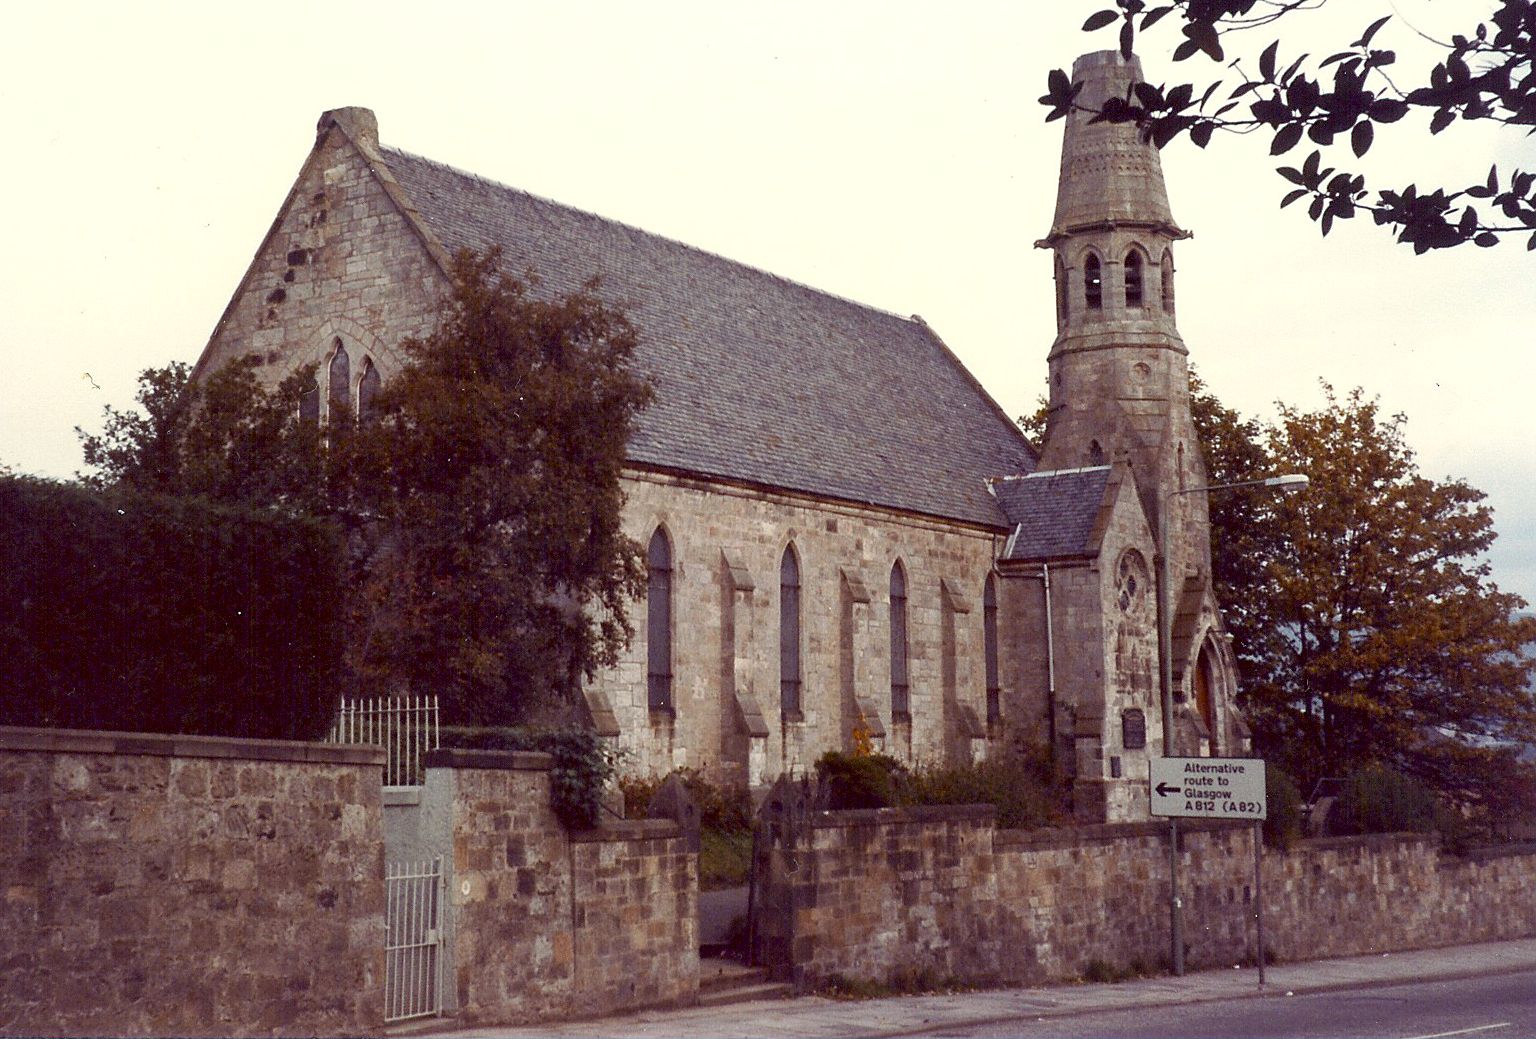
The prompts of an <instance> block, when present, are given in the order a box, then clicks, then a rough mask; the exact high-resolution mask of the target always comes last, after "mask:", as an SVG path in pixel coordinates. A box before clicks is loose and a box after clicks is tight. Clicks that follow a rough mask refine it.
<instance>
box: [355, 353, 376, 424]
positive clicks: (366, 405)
mask: <svg viewBox="0 0 1536 1039" xmlns="http://www.w3.org/2000/svg"><path fill="white" fill-rule="evenodd" d="M378 395H379V370H378V369H377V368H375V367H374V366H373V358H371V357H369V358H365V359H364V361H363V377H362V378H361V379H359V380H358V381H357V421H359V422H367V421H368V420H369V419H371V418H373V417H374V406H373V402H374V398H375V397H377V396H378Z"/></svg>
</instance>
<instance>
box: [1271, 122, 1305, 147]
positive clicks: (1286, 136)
mask: <svg viewBox="0 0 1536 1039" xmlns="http://www.w3.org/2000/svg"><path fill="white" fill-rule="evenodd" d="M1300 140H1301V124H1300V123H1292V124H1291V125H1290V126H1282V127H1281V128H1280V132H1279V133H1277V134H1275V139H1274V140H1273V141H1272V142H1270V145H1269V154H1271V155H1284V154H1285V153H1286V152H1288V151H1290V150H1291V149H1292V148H1294V147H1296V142H1298V141H1300Z"/></svg>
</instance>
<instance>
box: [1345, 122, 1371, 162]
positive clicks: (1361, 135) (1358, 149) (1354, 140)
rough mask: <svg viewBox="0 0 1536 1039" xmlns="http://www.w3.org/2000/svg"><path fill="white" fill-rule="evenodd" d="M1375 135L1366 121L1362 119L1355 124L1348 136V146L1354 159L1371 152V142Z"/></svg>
mask: <svg viewBox="0 0 1536 1039" xmlns="http://www.w3.org/2000/svg"><path fill="white" fill-rule="evenodd" d="M1375 135H1376V131H1375V129H1374V128H1373V127H1372V126H1371V124H1370V123H1369V122H1367V121H1366V120H1364V119H1362V120H1361V121H1360V122H1358V123H1356V124H1355V128H1354V129H1353V130H1352V131H1350V134H1349V146H1350V148H1352V149H1353V150H1354V153H1355V157H1356V158H1359V157H1360V156H1362V155H1364V154H1365V153H1366V152H1368V151H1370V150H1371V140H1372V139H1373V138H1374V137H1375Z"/></svg>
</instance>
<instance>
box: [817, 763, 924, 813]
mask: <svg viewBox="0 0 1536 1039" xmlns="http://www.w3.org/2000/svg"><path fill="white" fill-rule="evenodd" d="M906 775H907V769H906V766H905V765H903V764H902V763H901V762H899V761H897V760H896V759H895V758H892V757H889V756H887V755H885V754H844V753H842V752H841V751H836V750H829V751H827V752H826V753H825V754H823V755H822V756H821V757H820V758H817V759H816V777H817V779H818V780H820V782H821V788H822V791H823V796H824V798H825V804H826V807H827V808H829V809H832V810H834V811H835V810H839V809H849V808H889V807H890V806H892V805H895V804H899V803H901V784H902V782H903V780H904V779H905V778H906Z"/></svg>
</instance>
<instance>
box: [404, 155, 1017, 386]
mask: <svg viewBox="0 0 1536 1039" xmlns="http://www.w3.org/2000/svg"><path fill="white" fill-rule="evenodd" d="M379 151H380V152H382V153H384V154H385V155H386V157H388V154H389V153H394V154H396V155H403V156H405V157H407V158H410V159H415V160H417V161H419V162H425V163H427V164H428V165H431V166H436V167H438V168H439V169H444V170H447V171H449V172H450V173H453V174H456V175H457V176H460V177H465V178H467V179H469V180H473V181H478V182H479V183H481V184H484V185H485V186H487V187H491V188H496V189H498V190H500V191H511V192H514V193H516V194H518V195H522V196H524V197H525V198H531V199H534V200H536V201H538V202H541V203H543V204H545V205H548V206H554V207H556V208H557V209H563V210H565V211H566V212H569V213H579V214H580V215H582V216H585V217H591V218H592V219H594V220H601V221H603V222H604V223H608V224H612V225H613V226H615V227H621V228H623V229H624V230H626V231H630V232H633V233H635V234H640V235H644V236H645V237H647V238H651V239H654V240H656V241H658V242H665V243H667V244H668V245H673V246H677V247H678V248H681V249H686V250H687V251H689V252H691V253H697V254H698V255H700V256H706V257H708V258H710V259H712V260H718V261H720V262H721V263H728V264H730V265H731V266H733V267H739V268H741V269H742V270H745V271H751V272H753V273H754V274H761V275H763V276H765V277H768V278H771V279H772V280H774V281H776V282H780V283H781V284H783V285H786V286H788V287H790V288H792V289H799V290H801V291H803V292H809V293H811V294H813V295H816V296H820V297H822V298H823V299H829V300H834V301H836V302H838V303H843V304H846V305H848V306H851V307H857V308H858V309H860V310H865V311H869V312H870V313H874V314H881V315H883V316H885V317H890V318H895V319H896V320H897V321H902V322H906V323H907V324H910V325H914V326H916V327H919V328H924V329H926V328H928V323H927V322H926V321H924V320H923V319H922V318H921V317H919V316H918V315H916V314H909V315H906V316H903V315H901V314H898V313H896V312H895V311H894V310H887V309H885V308H884V307H877V306H875V305H874V304H872V303H863V302H860V301H859V300H856V299H853V298H852V297H851V296H844V295H841V294H840V293H836V292H829V291H828V290H826V289H820V288H817V287H816V286H814V285H810V284H808V283H806V282H803V281H796V280H795V279H794V278H786V277H785V276H784V275H782V274H776V273H774V272H773V271H770V270H768V269H767V268H765V267H758V266H755V265H753V264H750V263H747V262H746V261H744V260H734V259H732V258H731V257H729V256H725V255H723V254H721V253H716V252H711V251H710V250H708V249H702V248H700V247H699V246H697V245H690V244H689V243H688V242H684V241H682V240H681V239H677V238H670V237H668V236H667V235H664V234H660V233H658V232H656V231H648V230H646V229H645V228H643V227H640V226H638V225H636V224H631V223H628V222H626V221H624V220H620V219H618V218H616V217H610V216H604V215H603V214H601V213H594V212H592V211H591V210H589V209H581V208H579V207H577V206H573V205H570V204H569V203H567V202H560V201H558V200H556V199H552V198H549V197H548V196H545V195H540V194H538V193H536V192H532V191H529V190H528V189H526V188H519V187H516V186H515V185H512V184H507V183H504V182H502V181H499V180H493V179H491V178H490V177H487V176H485V175H483V174H480V173H475V172H474V171H472V170H466V169H464V168H463V167H461V166H455V165H453V164H452V163H448V162H442V161H440V160H438V159H433V158H431V157H429V156H426V155H420V154H417V153H416V152H413V151H408V150H406V149H405V148H399V147H395V146H394V145H385V144H381V145H379ZM962 367H964V365H963V364H962ZM1005 414H1006V413H1005Z"/></svg>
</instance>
